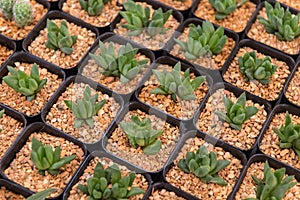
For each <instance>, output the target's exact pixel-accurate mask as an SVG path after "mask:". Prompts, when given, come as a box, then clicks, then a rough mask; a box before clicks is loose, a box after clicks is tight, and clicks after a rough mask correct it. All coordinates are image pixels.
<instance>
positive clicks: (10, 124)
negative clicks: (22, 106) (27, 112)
mask: <svg viewBox="0 0 300 200" xmlns="http://www.w3.org/2000/svg"><path fill="white" fill-rule="evenodd" d="M23 127H24V124H23V123H21V122H19V121H17V120H16V119H14V118H12V117H10V116H8V115H6V114H3V116H2V117H1V118H0V130H1V131H0V142H1V145H0V159H1V158H2V157H3V156H4V154H5V152H6V151H7V149H8V148H9V147H10V146H11V145H12V143H13V142H14V141H15V139H16V137H17V136H18V135H19V134H20V132H21V131H22V129H23Z"/></svg>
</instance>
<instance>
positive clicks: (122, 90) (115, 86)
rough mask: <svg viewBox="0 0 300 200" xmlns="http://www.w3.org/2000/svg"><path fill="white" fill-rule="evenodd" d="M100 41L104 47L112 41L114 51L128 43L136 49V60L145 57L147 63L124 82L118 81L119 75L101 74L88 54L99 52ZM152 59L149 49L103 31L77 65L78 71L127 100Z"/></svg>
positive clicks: (98, 66) (100, 69) (100, 67)
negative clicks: (133, 76) (130, 78)
mask: <svg viewBox="0 0 300 200" xmlns="http://www.w3.org/2000/svg"><path fill="white" fill-rule="evenodd" d="M100 41H101V42H103V43H104V44H106V47H108V44H109V43H110V42H112V43H113V45H114V47H115V48H114V49H115V52H116V53H117V52H118V51H119V49H120V47H121V46H125V45H127V44H130V45H132V47H133V48H136V49H138V52H137V54H136V56H135V58H136V59H137V60H144V59H147V60H148V63H147V65H146V66H144V67H143V68H142V69H140V71H139V73H138V74H137V75H136V76H135V78H133V79H132V80H130V81H128V82H126V83H122V82H121V81H120V77H114V76H105V75H103V74H101V71H103V68H102V66H100V65H99V64H97V63H96V62H95V60H94V59H92V58H91V56H90V54H91V53H92V54H94V55H99V54H100V47H99V42H100ZM154 59H155V57H154V54H153V53H152V52H151V51H149V50H147V49H145V48H143V47H141V46H140V45H137V44H135V43H132V42H131V41H129V40H127V39H125V38H123V37H121V36H118V35H115V34H113V33H105V34H103V35H101V36H100V37H99V38H98V39H97V41H96V42H95V43H94V45H93V46H92V47H91V51H90V52H89V55H86V57H85V58H84V60H83V62H82V63H81V64H80V66H79V73H80V74H81V75H83V76H85V77H87V78H89V79H92V80H94V81H96V82H98V83H99V84H101V85H103V86H105V87H107V88H108V89H110V90H112V91H113V92H115V93H118V94H121V95H123V96H124V98H125V99H126V98H127V99H128V100H127V101H129V99H130V97H131V96H132V94H133V93H134V91H135V90H136V89H137V87H138V85H140V82H141V80H142V78H143V77H144V75H145V74H146V73H147V70H148V69H149V66H150V65H151V63H152V62H153V61H154ZM125 103H128V102H125Z"/></svg>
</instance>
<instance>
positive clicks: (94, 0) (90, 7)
mask: <svg viewBox="0 0 300 200" xmlns="http://www.w3.org/2000/svg"><path fill="white" fill-rule="evenodd" d="M109 1H110V0H79V4H80V6H81V8H82V9H83V10H85V11H87V13H88V14H89V15H90V16H99V15H101V13H102V11H103V9H104V5H105V4H106V3H108V2H109Z"/></svg>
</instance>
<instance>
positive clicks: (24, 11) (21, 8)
mask: <svg viewBox="0 0 300 200" xmlns="http://www.w3.org/2000/svg"><path fill="white" fill-rule="evenodd" d="M13 17H14V20H15V22H16V24H17V26H18V27H20V28H23V27H24V26H28V25H30V24H31V23H32V22H33V12H32V6H31V3H30V1H29V0H16V1H15V4H14V6H13Z"/></svg>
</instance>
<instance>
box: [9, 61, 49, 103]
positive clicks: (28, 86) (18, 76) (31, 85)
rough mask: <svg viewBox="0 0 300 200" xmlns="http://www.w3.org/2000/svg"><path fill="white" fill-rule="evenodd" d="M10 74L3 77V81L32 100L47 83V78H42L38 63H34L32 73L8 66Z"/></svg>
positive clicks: (28, 99)
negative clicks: (28, 73)
mask: <svg viewBox="0 0 300 200" xmlns="http://www.w3.org/2000/svg"><path fill="white" fill-rule="evenodd" d="M7 69H8V71H9V72H10V75H7V76H5V77H3V81H4V82H5V83H6V84H7V85H8V86H9V87H11V88H12V89H14V90H15V91H17V92H20V93H21V94H23V95H25V96H26V97H27V101H32V100H33V99H34V98H35V95H36V94H37V93H38V92H39V91H40V90H41V89H42V87H43V86H44V85H45V84H46V83H47V79H46V78H45V79H42V80H40V74H39V69H38V65H37V64H36V63H34V64H33V66H32V69H31V72H30V75H29V76H28V75H27V74H26V73H25V72H24V71H22V70H17V69H15V68H14V67H11V66H7Z"/></svg>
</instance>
